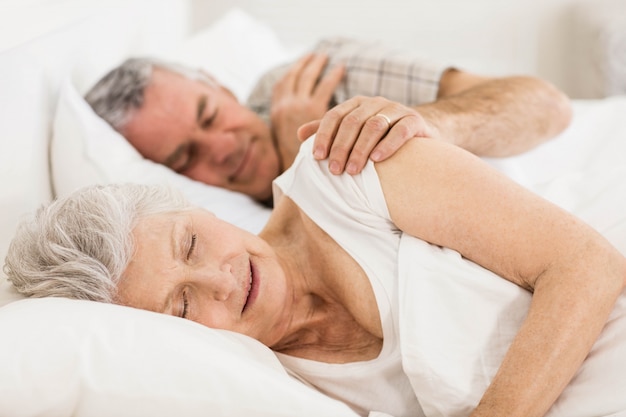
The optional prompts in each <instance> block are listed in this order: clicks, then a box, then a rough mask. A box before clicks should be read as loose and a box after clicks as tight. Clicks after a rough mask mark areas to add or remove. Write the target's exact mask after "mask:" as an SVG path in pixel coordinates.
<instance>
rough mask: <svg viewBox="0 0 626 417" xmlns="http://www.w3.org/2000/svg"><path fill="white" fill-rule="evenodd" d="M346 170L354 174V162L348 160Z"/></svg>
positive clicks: (355, 170) (355, 171) (355, 168)
mask: <svg viewBox="0 0 626 417" xmlns="http://www.w3.org/2000/svg"><path fill="white" fill-rule="evenodd" d="M346 171H348V174H356V173H357V167H356V164H355V163H354V162H348V165H346Z"/></svg>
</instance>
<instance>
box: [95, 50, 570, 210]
mask: <svg viewBox="0 0 626 417" xmlns="http://www.w3.org/2000/svg"><path fill="white" fill-rule="evenodd" d="M86 99H87V101H88V102H89V103H90V105H91V106H92V107H93V108H94V110H95V112H96V113H97V114H99V115H100V116H101V117H102V118H104V119H105V120H106V121H107V122H109V123H110V124H111V125H112V126H113V127H114V128H115V129H116V130H118V131H119V132H120V133H121V134H122V135H124V136H125V137H126V138H127V140H128V141H129V142H130V143H131V144H132V145H133V146H134V147H135V148H136V149H137V150H138V151H139V152H140V153H141V154H142V155H143V156H144V157H146V158H148V159H151V160H153V161H155V162H158V163H161V164H164V165H166V166H168V167H170V168H171V169H173V170H175V171H177V172H179V173H181V174H184V175H187V176H188V177H190V178H193V179H195V180H199V181H202V182H205V183H207V184H211V185H216V186H220V187H224V188H227V189H230V190H232V191H238V192H242V193H245V194H248V195H250V196H252V197H253V198H255V199H257V200H258V201H261V202H269V201H271V193H272V188H271V184H272V181H273V180H274V178H275V177H277V176H278V175H279V174H280V173H282V172H283V171H284V170H285V169H287V168H288V167H289V166H290V165H291V163H292V162H293V159H294V157H295V155H296V154H297V151H298V148H299V144H300V140H302V139H305V138H307V137H309V136H310V135H312V134H314V133H316V138H315V144H314V147H313V152H314V154H315V157H316V158H318V159H324V158H329V167H330V170H331V172H333V173H335V174H339V173H341V172H343V171H344V170H346V171H347V172H348V173H350V174H356V173H358V172H360V170H361V169H362V168H363V166H364V165H365V162H366V161H367V159H368V158H371V159H372V160H374V161H380V160H383V159H385V158H387V157H389V156H390V155H391V154H393V153H394V152H395V151H396V150H397V149H398V148H399V147H400V146H402V144H404V143H405V142H406V141H407V140H408V139H410V138H412V137H416V136H417V137H428V138H434V139H441V140H446V141H451V142H454V143H455V144H456V145H458V146H461V147H463V148H465V149H467V150H469V151H471V152H473V153H475V154H477V155H480V156H491V157H494V156H507V155H512V154H516V153H519V152H523V151H525V150H528V149H531V148H532V147H534V146H536V145H537V144H539V143H542V142H544V141H546V140H548V139H549V138H551V137H554V136H555V135H556V134H558V133H559V132H561V131H562V130H563V129H564V128H565V127H566V126H567V125H568V123H569V120H570V117H571V109H570V106H569V101H568V99H567V97H565V96H564V95H563V94H562V93H561V92H560V91H559V90H557V89H556V88H554V87H553V86H552V85H550V84H548V83H546V82H545V81H542V80H540V79H537V78H534V77H503V78H490V77H483V76H478V75H475V74H471V73H468V72H465V71H461V70H459V69H456V68H453V67H450V66H446V65H438V64H434V63H431V62H428V61H426V60H423V59H419V58H416V57H414V56H412V55H407V54H406V53H405V52H400V51H396V50H392V49H389V48H385V47H383V46H380V45H373V44H367V43H362V42H358V41H354V40H347V39H329V40H325V41H322V42H320V43H319V44H318V46H317V47H316V48H315V50H314V51H313V52H312V53H310V54H307V55H306V56H304V57H303V58H301V59H299V60H298V61H297V62H295V63H293V64H291V65H289V66H285V67H281V68H277V69H276V70H274V71H271V72H270V73H268V74H266V75H265V76H264V77H262V79H261V80H260V82H259V84H258V85H257V86H256V87H255V89H254V90H253V92H252V94H251V96H250V97H249V99H248V102H247V103H246V105H243V104H241V103H239V102H238V100H237V99H236V97H235V96H234V95H233V94H232V93H231V92H230V91H229V90H228V89H227V88H226V87H225V86H222V85H220V84H219V83H218V81H217V80H215V79H214V78H213V77H211V76H210V75H209V74H205V73H203V72H202V71H195V70H191V69H189V68H185V67H182V66H179V65H176V64H172V63H166V62H160V61H156V60H150V59H129V60H127V61H126V62H124V63H123V64H122V65H120V66H119V67H117V68H115V69H113V70H112V71H111V72H109V73H108V74H107V75H106V76H105V77H103V78H102V79H101V80H100V81H99V82H98V83H97V84H96V85H95V86H94V87H93V88H92V89H91V90H90V91H89V92H88V93H87V95H86ZM329 109H330V110H329ZM461 133H462V134H461ZM459 140H462V142H456V141H459Z"/></svg>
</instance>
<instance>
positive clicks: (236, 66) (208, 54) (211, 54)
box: [166, 8, 301, 102]
mask: <svg viewBox="0 0 626 417" xmlns="http://www.w3.org/2000/svg"><path fill="white" fill-rule="evenodd" d="M300 52H301V51H300V49H298V48H296V49H294V50H287V49H286V47H285V46H284V45H283V43H282V42H281V41H280V40H279V39H278V36H277V35H276V33H275V32H274V31H273V30H272V29H271V28H270V27H269V26H267V25H266V24H264V23H263V22H261V21H259V20H258V19H255V18H254V17H252V16H251V15H249V14H247V13H246V12H244V11H242V10H240V9H237V8H235V9H232V10H230V11H229V12H227V13H226V14H224V15H223V16H222V17H220V18H219V19H218V20H217V21H216V22H215V23H214V24H213V25H211V26H210V27H208V28H207V29H204V30H202V31H200V32H198V33H197V34H195V35H194V36H192V37H190V38H189V39H187V40H186V41H184V42H183V43H182V44H181V45H180V47H178V48H176V50H175V51H174V52H172V53H170V54H168V56H167V57H166V58H167V59H169V60H173V61H178V62H183V63H185V64H187V65H189V66H192V67H197V68H203V69H204V70H206V71H208V72H209V73H211V74H212V75H214V76H215V77H216V78H217V79H218V80H219V81H220V82H221V83H222V84H223V85H225V86H226V87H228V88H229V89H230V90H231V91H232V92H233V93H234V94H235V95H236V96H237V98H238V99H239V100H240V101H242V102H243V101H245V100H246V99H247V98H248V95H249V94H250V92H251V90H252V88H253V87H254V85H255V84H256V82H257V81H258V79H259V78H260V76H261V75H263V74H264V73H265V72H266V71H268V70H270V69H272V68H274V67H276V66H278V65H281V64H283V63H285V62H287V61H289V60H293V59H295V58H296V56H297V55H298V54H299V53H300Z"/></svg>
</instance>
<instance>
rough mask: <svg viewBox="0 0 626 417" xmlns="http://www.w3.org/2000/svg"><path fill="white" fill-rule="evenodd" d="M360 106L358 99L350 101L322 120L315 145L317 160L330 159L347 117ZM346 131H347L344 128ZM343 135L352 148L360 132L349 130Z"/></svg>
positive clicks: (332, 110) (340, 105) (338, 106)
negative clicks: (332, 148)
mask: <svg viewBox="0 0 626 417" xmlns="http://www.w3.org/2000/svg"><path fill="white" fill-rule="evenodd" d="M358 105H359V100H358V99H350V100H347V101H344V102H343V103H341V104H338V105H337V106H335V107H333V108H332V109H330V110H329V111H327V112H326V113H325V114H324V116H323V117H322V119H321V120H320V123H319V127H318V129H317V133H316V135H315V143H314V145H313V153H314V154H315V157H316V158H318V159H324V158H326V157H328V155H329V152H330V149H331V145H333V146H335V142H337V139H338V138H339V136H338V132H339V128H340V126H341V125H342V124H343V123H346V120H345V119H346V117H347V116H348V115H349V114H350V113H351V112H352V111H354V109H355V108H358ZM348 123H350V122H348ZM344 130H346V129H345V128H344ZM343 134H345V135H346V136H347V137H346V138H345V141H348V142H349V143H350V148H352V143H354V139H355V138H356V136H357V134H358V132H357V133H354V132H350V131H349V130H348V131H347V132H344V133H343ZM348 136H350V137H348ZM344 146H346V145H344ZM344 162H345V160H344ZM341 170H343V165H341Z"/></svg>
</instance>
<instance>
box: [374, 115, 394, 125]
mask: <svg viewBox="0 0 626 417" xmlns="http://www.w3.org/2000/svg"><path fill="white" fill-rule="evenodd" d="M376 116H380V117H382V118H383V119H385V121H386V122H387V124H388V125H389V126H391V119H390V118H389V117H387V116H385V115H384V114H382V113H377V114H376Z"/></svg>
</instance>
